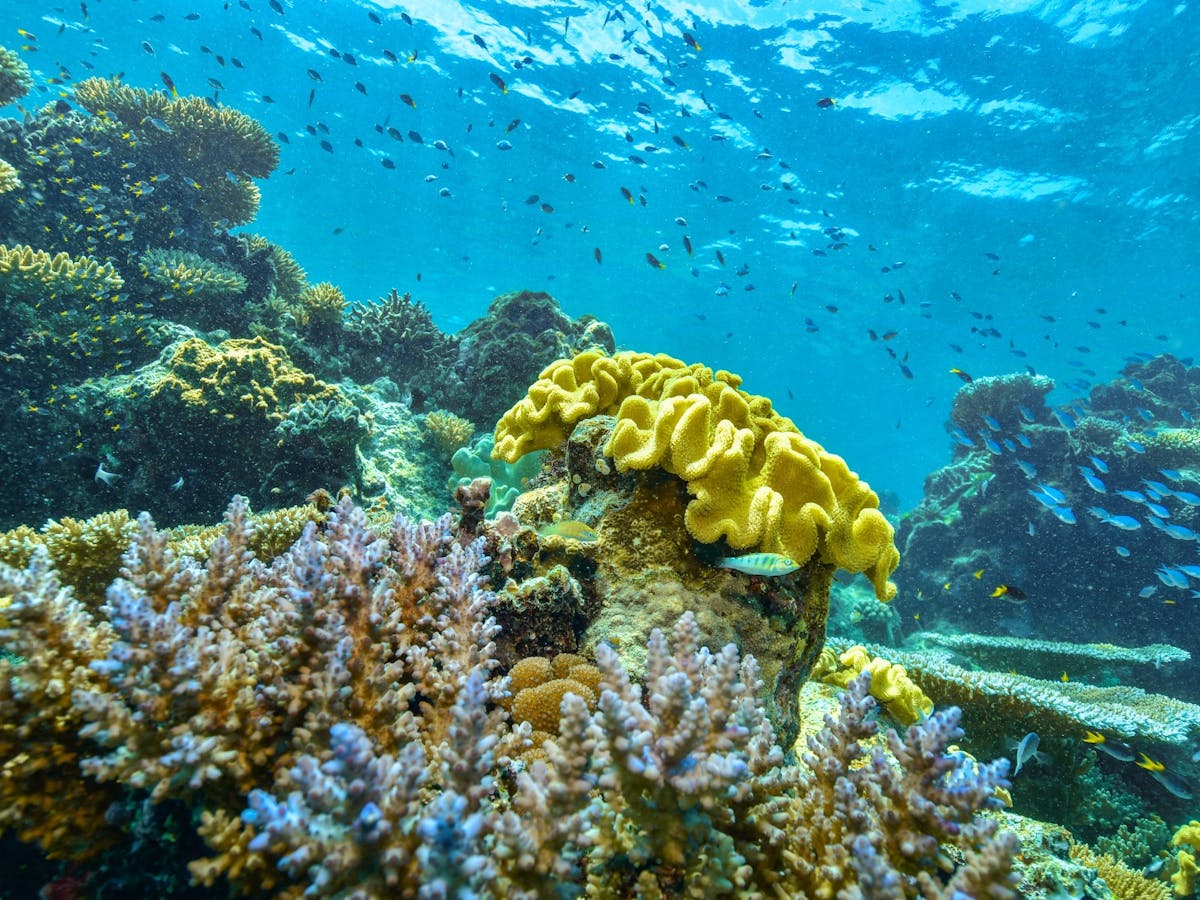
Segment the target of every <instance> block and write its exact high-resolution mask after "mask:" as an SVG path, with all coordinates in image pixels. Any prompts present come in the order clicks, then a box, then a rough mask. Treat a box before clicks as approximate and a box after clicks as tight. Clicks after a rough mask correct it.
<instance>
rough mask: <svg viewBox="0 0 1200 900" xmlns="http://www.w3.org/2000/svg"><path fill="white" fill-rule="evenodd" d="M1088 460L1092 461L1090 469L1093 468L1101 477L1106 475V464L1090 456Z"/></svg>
mask: <svg viewBox="0 0 1200 900" xmlns="http://www.w3.org/2000/svg"><path fill="white" fill-rule="evenodd" d="M1089 459H1090V460H1091V461H1092V468H1094V469H1095V470H1096V471H1097V472H1099V473H1100V474H1101V475H1107V474H1108V463H1106V462H1105V461H1104V460H1102V459H1101V458H1100V457H1098V456H1094V455H1093V456H1090V457H1089Z"/></svg>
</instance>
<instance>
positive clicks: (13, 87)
mask: <svg viewBox="0 0 1200 900" xmlns="http://www.w3.org/2000/svg"><path fill="white" fill-rule="evenodd" d="M31 87H33V76H32V75H30V74H29V66H27V65H25V62H24V60H22V59H21V57H19V56H17V54H16V53H14V52H13V51H12V50H9V49H8V48H7V47H0V106H8V104H10V103H12V102H13V101H15V100H20V99H21V98H22V97H24V96H25V95H26V94H27V93H28V92H29V89H30V88H31Z"/></svg>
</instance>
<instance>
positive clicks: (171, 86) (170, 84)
mask: <svg viewBox="0 0 1200 900" xmlns="http://www.w3.org/2000/svg"><path fill="white" fill-rule="evenodd" d="M158 77H159V78H161V79H162V83H163V84H165V85H166V86H167V90H168V91H170V92H171V97H172V99H174V100H178V99H179V91H177V90H175V82H174V80H172V78H171V76H170V75H168V74H167V73H166V72H159V73H158ZM210 80H211V79H210Z"/></svg>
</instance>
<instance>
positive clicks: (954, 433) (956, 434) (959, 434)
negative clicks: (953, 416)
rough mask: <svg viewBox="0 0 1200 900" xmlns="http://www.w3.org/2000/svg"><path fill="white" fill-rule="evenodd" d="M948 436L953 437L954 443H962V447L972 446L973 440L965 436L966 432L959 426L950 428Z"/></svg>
mask: <svg viewBox="0 0 1200 900" xmlns="http://www.w3.org/2000/svg"><path fill="white" fill-rule="evenodd" d="M950 436H951V437H952V438H954V443H956V444H962V445H963V446H964V447H974V446H975V442H974V441H973V440H971V439H970V438H969V437H967V433H966V432H965V431H963V430H962V429H961V428H952V429H950Z"/></svg>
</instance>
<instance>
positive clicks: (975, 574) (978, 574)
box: [971, 569, 983, 581]
mask: <svg viewBox="0 0 1200 900" xmlns="http://www.w3.org/2000/svg"><path fill="white" fill-rule="evenodd" d="M971 574H972V575H974V576H975V580H976V581H979V580H980V579H981V578H983V569H979V570H978V571H976V572H972V573H971Z"/></svg>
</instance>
